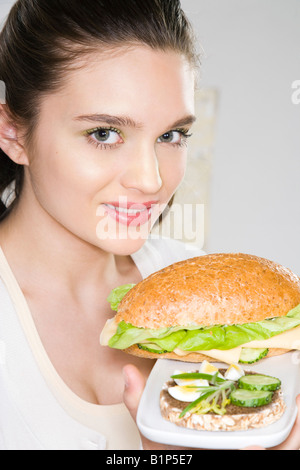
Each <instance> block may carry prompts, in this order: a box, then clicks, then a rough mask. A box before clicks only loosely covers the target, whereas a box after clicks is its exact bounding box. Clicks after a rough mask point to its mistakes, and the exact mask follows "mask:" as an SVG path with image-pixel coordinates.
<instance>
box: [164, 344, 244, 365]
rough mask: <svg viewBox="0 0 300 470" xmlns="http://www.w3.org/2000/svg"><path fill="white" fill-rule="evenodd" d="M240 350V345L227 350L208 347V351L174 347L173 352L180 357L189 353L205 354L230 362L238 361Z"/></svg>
mask: <svg viewBox="0 0 300 470" xmlns="http://www.w3.org/2000/svg"><path fill="white" fill-rule="evenodd" d="M241 351H242V346H238V347H237V348H234V349H227V350H221V349H209V350H208V351H183V350H182V349H179V348H176V349H174V351H173V352H174V353H175V354H177V356H182V357H183V356H188V355H189V354H191V353H194V354H195V353H198V354H204V355H205V356H208V357H211V358H212V359H216V360H217V361H220V362H225V363H226V364H232V363H233V362H239V359H240V355H241Z"/></svg>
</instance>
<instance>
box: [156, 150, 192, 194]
mask: <svg viewBox="0 0 300 470" xmlns="http://www.w3.org/2000/svg"><path fill="white" fill-rule="evenodd" d="M176 152H178V153H179V154H177V155H176V154H175V153H174V154H173V155H170V156H169V157H168V158H162V159H161V160H160V163H159V170H160V176H161V179H162V180H163V184H164V186H165V187H166V188H167V190H168V192H169V193H171V194H173V193H174V192H175V191H176V189H177V188H178V186H180V184H181V183H182V180H183V178H184V175H185V171H186V164H187V152H186V149H181V150H176Z"/></svg>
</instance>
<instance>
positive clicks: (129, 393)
mask: <svg viewBox="0 0 300 470" xmlns="http://www.w3.org/2000/svg"><path fill="white" fill-rule="evenodd" d="M123 377H124V381H125V388H124V393H123V400H124V403H125V405H126V407H127V409H128V411H129V412H130V414H131V416H132V418H133V419H134V420H135V421H136V415H137V410H138V406H139V402H140V399H141V396H142V394H143V391H144V388H145V383H146V381H145V378H144V377H143V375H142V374H141V373H140V371H139V370H138V369H137V368H136V367H135V366H133V365H132V364H128V365H126V366H125V367H124V368H123Z"/></svg>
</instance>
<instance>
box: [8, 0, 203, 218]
mask: <svg viewBox="0 0 300 470" xmlns="http://www.w3.org/2000/svg"><path fill="white" fill-rule="evenodd" d="M130 43H143V44H146V45H148V46H150V47H152V48H154V49H160V50H168V49H171V50H175V51H178V52H179V53H182V54H184V55H185V56H186V57H187V58H188V59H189V60H190V62H191V63H193V65H195V62H196V61H197V54H196V52H195V47H194V45H195V41H194V37H193V31H192V28H191V26H190V24H189V22H188V20H187V18H186V16H185V14H184V13H183V11H182V9H181V5H180V1H179V0H84V1H83V0H50V1H49V0H18V1H17V2H16V3H15V4H14V6H13V7H12V9H11V11H10V13H9V16H8V18H7V20H6V22H5V24H4V27H3V29H2V31H1V34H0V80H2V81H3V82H4V83H5V87H6V97H5V99H6V104H7V108H8V113H9V115H10V116H11V119H12V120H13V121H15V122H16V123H17V124H19V125H21V126H23V128H25V130H26V135H25V137H26V138H27V140H28V142H29V140H30V136H31V135H32V133H33V130H34V127H35V124H36V122H37V119H38V115H39V103H40V101H41V97H42V96H45V95H46V94H47V93H51V92H53V91H55V90H57V89H59V87H60V86H61V85H62V82H63V80H62V79H63V77H64V74H65V72H66V70H68V69H70V68H72V66H74V63H75V59H77V62H76V63H78V57H80V54H82V53H87V52H90V51H93V50H98V51H101V50H102V51H104V52H105V51H106V50H107V49H109V48H111V47H116V46H120V45H124V44H130ZM23 178H24V170H23V166H21V165H17V164H15V163H14V162H13V161H12V160H11V159H10V158H9V157H8V156H7V155H6V154H5V153H4V152H3V151H2V150H1V149H0V197H1V195H2V194H3V192H4V190H5V189H6V188H7V187H8V186H9V185H10V184H11V183H13V182H15V196H16V198H15V202H16V201H17V200H18V197H19V195H20V193H21V190H22V185H23ZM11 207H12V206H10V209H11ZM6 209H7V208H6V205H5V201H4V203H0V215H1V214H2V215H3V213H4V212H5V211H6Z"/></svg>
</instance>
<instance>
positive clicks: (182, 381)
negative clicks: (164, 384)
mask: <svg viewBox="0 0 300 470" xmlns="http://www.w3.org/2000/svg"><path fill="white" fill-rule="evenodd" d="M179 374H186V371H184V370H174V373H173V374H172V375H179ZM174 382H175V383H176V384H177V385H182V386H185V385H189V386H191V385H195V386H197V387H208V386H209V383H208V380H204V379H174Z"/></svg>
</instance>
